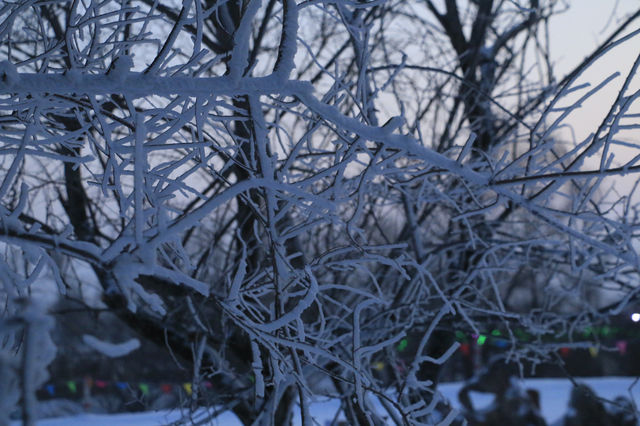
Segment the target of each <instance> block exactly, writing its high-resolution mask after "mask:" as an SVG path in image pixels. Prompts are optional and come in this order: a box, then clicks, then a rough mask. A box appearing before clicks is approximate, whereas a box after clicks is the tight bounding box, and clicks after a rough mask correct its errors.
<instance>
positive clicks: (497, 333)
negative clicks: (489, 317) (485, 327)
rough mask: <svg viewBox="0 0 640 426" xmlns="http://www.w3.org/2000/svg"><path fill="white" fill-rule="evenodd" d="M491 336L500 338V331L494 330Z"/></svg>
mask: <svg viewBox="0 0 640 426" xmlns="http://www.w3.org/2000/svg"><path fill="white" fill-rule="evenodd" d="M491 335H492V336H499V335H500V330H493V331H492V332H491Z"/></svg>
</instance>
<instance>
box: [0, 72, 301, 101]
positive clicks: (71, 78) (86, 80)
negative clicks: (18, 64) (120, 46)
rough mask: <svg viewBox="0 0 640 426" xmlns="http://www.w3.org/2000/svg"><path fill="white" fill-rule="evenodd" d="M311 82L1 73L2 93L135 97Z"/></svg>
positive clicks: (277, 90) (242, 91) (279, 89)
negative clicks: (123, 95)
mask: <svg viewBox="0 0 640 426" xmlns="http://www.w3.org/2000/svg"><path fill="white" fill-rule="evenodd" d="M303 86H310V85H309V83H306V82H298V81H286V82H284V83H283V81H282V79H280V80H278V79H277V78H276V76H267V77H244V78H241V79H239V80H236V81H234V80H232V79H231V78H230V77H228V76H222V77H188V76H179V77H155V76H150V75H145V74H143V73H133V72H131V73H126V74H125V75H118V76H113V75H111V74H101V75H91V74H79V73H72V74H34V73H24V74H20V73H14V74H12V75H11V76H10V78H7V74H5V75H4V76H1V75H0V94H34V93H53V94H65V93H81V94H88V95H98V94H116V93H122V94H127V95H129V96H134V97H143V96H150V95H160V96H163V95H164V96H166V95H186V96H210V95H217V96H242V95H248V94H260V95H270V94H280V95H288V94H292V93H294V92H296V91H298V90H300V89H301V88H302V87H303ZM306 90H308V88H306Z"/></svg>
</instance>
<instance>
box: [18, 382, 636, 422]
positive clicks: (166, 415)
mask: <svg viewBox="0 0 640 426" xmlns="http://www.w3.org/2000/svg"><path fill="white" fill-rule="evenodd" d="M635 380H636V379H635V378H628V377H599V378H585V379H577V381H579V382H582V383H586V384H587V385H589V386H591V387H592V388H593V390H594V391H595V392H596V393H597V394H598V395H599V396H601V397H602V398H606V399H613V398H615V397H616V396H618V395H625V396H629V395H632V396H633V398H634V401H635V402H636V404H637V403H640V382H639V383H638V384H637V385H634V384H635ZM460 386H461V383H444V384H441V385H440V391H441V392H442V393H443V395H444V396H445V397H447V398H448V399H449V400H450V401H451V402H452V403H453V405H454V407H459V404H458V399H457V394H458V390H459V389H460ZM523 386H524V387H526V388H533V389H537V390H538V391H539V392H540V403H541V408H542V414H543V416H544V417H545V419H546V420H547V422H548V423H549V424H553V423H556V422H557V421H558V420H560V419H561V417H562V416H563V415H564V413H565V412H566V409H567V405H568V402H569V393H570V390H571V386H572V384H571V382H569V381H568V380H563V379H527V380H524V383H523ZM472 399H473V400H474V405H475V406H477V407H483V406H487V405H489V404H490V403H491V396H489V395H486V394H478V393H477V394H472ZM337 410H338V402H337V401H326V402H319V403H315V404H312V406H311V414H312V415H313V417H314V419H315V420H316V421H317V423H318V424H320V425H325V424H327V423H328V422H330V421H331V420H332V419H333V417H334V415H335V413H336V411H337ZM180 417H181V414H180V412H178V411H159V412H148V413H138V414H114V415H96V414H82V415H76V416H73V417H61V418H56V419H46V420H41V421H39V422H38V425H41V426H79V425H91V426H123V425H136V426H152V425H153V426H157V425H164V424H168V423H171V422H173V421H176V420H178V419H180ZM197 420H198V419H197V418H195V419H194V423H195V422H196V421H197ZM18 424H19V422H14V423H12V426H17V425H18ZM209 424H210V425H222V426H236V425H240V424H241V423H240V422H239V421H238V420H237V418H236V417H235V416H234V415H233V414H231V413H223V414H221V415H220V416H218V417H217V418H216V419H215V420H214V421H212V422H210V423H209Z"/></svg>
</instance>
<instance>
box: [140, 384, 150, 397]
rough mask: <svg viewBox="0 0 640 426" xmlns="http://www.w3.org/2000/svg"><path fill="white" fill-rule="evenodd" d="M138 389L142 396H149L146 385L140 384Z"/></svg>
mask: <svg viewBox="0 0 640 426" xmlns="http://www.w3.org/2000/svg"><path fill="white" fill-rule="evenodd" d="M138 387H139V388H140V390H141V391H142V394H143V395H148V394H149V385H147V384H146V383H140V384H139V385H138Z"/></svg>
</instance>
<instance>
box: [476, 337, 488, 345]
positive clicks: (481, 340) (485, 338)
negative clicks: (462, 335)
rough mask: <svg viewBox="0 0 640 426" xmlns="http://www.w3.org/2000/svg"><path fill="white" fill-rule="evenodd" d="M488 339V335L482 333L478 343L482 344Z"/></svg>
mask: <svg viewBox="0 0 640 426" xmlns="http://www.w3.org/2000/svg"><path fill="white" fill-rule="evenodd" d="M486 341H487V336H485V335H484V334H481V335H479V336H478V345H480V346H482V345H484V342H486Z"/></svg>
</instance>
